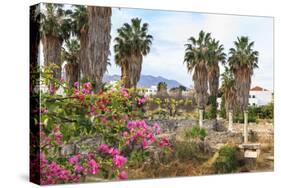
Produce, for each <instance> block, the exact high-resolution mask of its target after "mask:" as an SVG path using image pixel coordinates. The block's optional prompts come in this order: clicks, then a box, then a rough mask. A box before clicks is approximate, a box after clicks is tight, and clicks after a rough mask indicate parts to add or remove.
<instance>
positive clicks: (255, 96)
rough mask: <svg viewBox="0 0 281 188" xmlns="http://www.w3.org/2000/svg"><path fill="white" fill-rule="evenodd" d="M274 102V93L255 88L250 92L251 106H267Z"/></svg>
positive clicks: (258, 87)
mask: <svg viewBox="0 0 281 188" xmlns="http://www.w3.org/2000/svg"><path fill="white" fill-rule="evenodd" d="M272 101H273V93H272V92H271V91H269V90H268V89H265V88H262V87H260V86H255V87H253V88H252V89H251V90H250V94H249V105H251V106H260V105H266V104H268V103H270V102H272Z"/></svg>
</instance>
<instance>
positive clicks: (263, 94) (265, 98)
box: [217, 86, 273, 110]
mask: <svg viewBox="0 0 281 188" xmlns="http://www.w3.org/2000/svg"><path fill="white" fill-rule="evenodd" d="M270 102H273V93H272V92H271V91H269V90H267V89H264V88H262V87H260V86H255V87H253V88H252V89H250V93H249V105H250V106H261V105H266V104H268V103H270ZM217 103H218V109H219V110H220V108H221V98H217Z"/></svg>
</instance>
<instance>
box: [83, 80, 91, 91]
mask: <svg viewBox="0 0 281 188" xmlns="http://www.w3.org/2000/svg"><path fill="white" fill-rule="evenodd" d="M83 88H84V89H87V90H91V89H92V84H91V82H86V83H84V84H83Z"/></svg>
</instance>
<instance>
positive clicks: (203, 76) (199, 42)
mask: <svg viewBox="0 0 281 188" xmlns="http://www.w3.org/2000/svg"><path fill="white" fill-rule="evenodd" d="M210 36H211V34H210V33H205V32H204V31H200V33H199V37H198V39H195V38H194V37H190V38H189V40H188V43H187V44H185V46H186V49H185V55H184V62H185V63H186V64H187V70H188V72H193V76H192V79H193V82H194V89H195V92H196V95H197V105H198V108H199V126H200V127H202V126H203V112H204V108H205V106H206V104H207V101H208V93H207V92H208V71H207V64H208V56H209V50H208V48H209V42H210Z"/></svg>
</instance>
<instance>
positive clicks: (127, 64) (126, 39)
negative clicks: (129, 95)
mask: <svg viewBox="0 0 281 188" xmlns="http://www.w3.org/2000/svg"><path fill="white" fill-rule="evenodd" d="M117 32H118V36H117V37H116V38H115V42H116V44H115V45H114V52H115V63H116V65H118V66H120V67H121V72H122V75H121V79H122V80H123V82H124V85H125V87H126V88H131V87H134V88H136V86H137V82H138V81H139V79H140V75H141V69H142V62H143V56H146V55H147V54H148V53H149V52H150V46H151V44H152V40H153V37H152V36H151V35H149V34H148V23H143V24H141V19H139V18H133V19H132V20H131V24H128V23H125V24H124V25H123V26H122V27H121V28H119V29H118V30H117Z"/></svg>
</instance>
